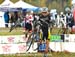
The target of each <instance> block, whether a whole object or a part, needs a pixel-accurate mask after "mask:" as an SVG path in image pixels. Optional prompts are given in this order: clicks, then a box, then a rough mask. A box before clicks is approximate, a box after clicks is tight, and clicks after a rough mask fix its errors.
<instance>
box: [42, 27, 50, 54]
mask: <svg viewBox="0 0 75 57" xmlns="http://www.w3.org/2000/svg"><path fill="white" fill-rule="evenodd" d="M42 32H43V38H42V40H43V41H44V39H46V49H45V53H47V52H48V48H49V40H48V27H45V28H42Z"/></svg>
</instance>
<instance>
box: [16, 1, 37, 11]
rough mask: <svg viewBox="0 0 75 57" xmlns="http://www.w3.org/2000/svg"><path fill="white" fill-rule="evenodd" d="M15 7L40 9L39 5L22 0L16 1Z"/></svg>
mask: <svg viewBox="0 0 75 57" xmlns="http://www.w3.org/2000/svg"><path fill="white" fill-rule="evenodd" d="M15 8H22V9H32V10H35V9H38V7H35V6H33V5H30V4H28V3H26V2H24V1H22V0H19V1H18V2H16V3H15Z"/></svg>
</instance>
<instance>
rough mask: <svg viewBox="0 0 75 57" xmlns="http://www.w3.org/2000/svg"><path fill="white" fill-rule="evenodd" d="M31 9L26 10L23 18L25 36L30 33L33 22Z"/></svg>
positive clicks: (28, 35)
mask: <svg viewBox="0 0 75 57" xmlns="http://www.w3.org/2000/svg"><path fill="white" fill-rule="evenodd" d="M33 20H34V18H33V11H31V10H27V13H26V16H25V18H24V21H25V38H29V37H30V35H31V33H32V27H33V23H32V21H33Z"/></svg>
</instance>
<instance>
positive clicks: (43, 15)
mask: <svg viewBox="0 0 75 57" xmlns="http://www.w3.org/2000/svg"><path fill="white" fill-rule="evenodd" d="M39 22H40V24H41V30H42V34H43V37H42V41H44V40H46V49H45V52H48V49H49V39H48V28H49V23H50V14H49V12H48V8H47V7H43V8H42V9H41V12H40V15H39Z"/></svg>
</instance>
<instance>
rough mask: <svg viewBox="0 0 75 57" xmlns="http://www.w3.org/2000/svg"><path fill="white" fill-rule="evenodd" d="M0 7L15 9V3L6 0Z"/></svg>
mask: <svg viewBox="0 0 75 57" xmlns="http://www.w3.org/2000/svg"><path fill="white" fill-rule="evenodd" d="M0 7H9V8H11V7H14V3H12V2H11V1H10V0H5V1H4V2H3V3H2V4H1V5H0Z"/></svg>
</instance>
